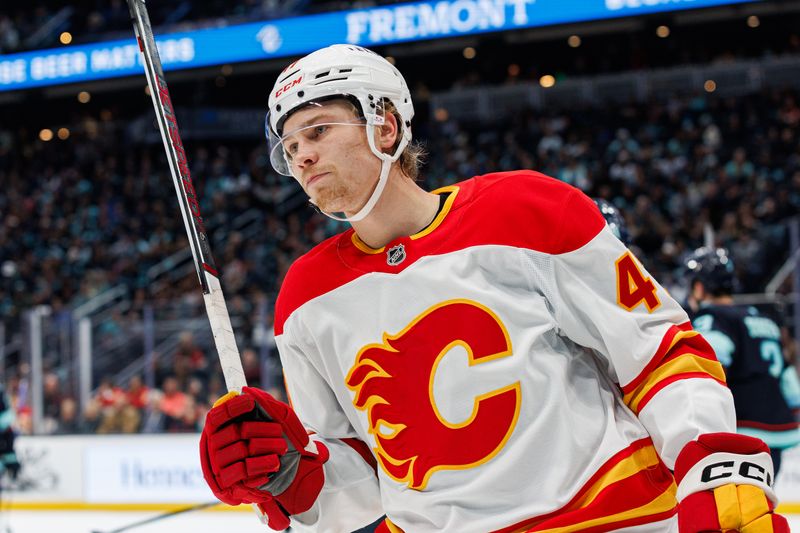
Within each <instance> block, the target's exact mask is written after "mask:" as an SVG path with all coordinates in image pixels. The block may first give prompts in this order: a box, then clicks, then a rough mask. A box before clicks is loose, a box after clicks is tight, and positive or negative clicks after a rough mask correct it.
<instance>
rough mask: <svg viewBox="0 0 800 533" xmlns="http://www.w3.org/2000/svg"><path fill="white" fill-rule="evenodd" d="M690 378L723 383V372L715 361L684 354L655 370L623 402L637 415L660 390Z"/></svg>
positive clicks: (696, 355)
mask: <svg viewBox="0 0 800 533" xmlns="http://www.w3.org/2000/svg"><path fill="white" fill-rule="evenodd" d="M691 377H711V378H714V379H716V380H717V381H720V382H723V383H724V382H725V370H724V369H723V368H722V365H721V364H720V363H719V361H717V360H716V359H713V360H712V359H707V358H705V357H703V356H701V355H698V354H694V353H685V354H682V355H680V356H678V357H676V358H674V359H672V360H670V361H668V362H666V363H664V364H663V365H661V366H659V367H657V368H655V369H654V370H653V371H652V372H651V373H650V375H649V376H647V378H646V379H645V380H643V381H642V382H641V383H639V385H638V386H637V387H636V388H635V389H633V390H632V391H630V392H628V393H627V394H625V396H623V401H624V402H625V405H627V406H628V407H630V409H631V410H632V411H633V412H634V413H637V414H638V413H639V411H640V410H641V409H642V408H643V407H644V406H645V404H646V403H647V401H649V400H650V398H651V397H652V396H653V395H654V394H655V393H656V392H658V391H659V390H660V389H661V388H663V387H665V386H666V385H668V384H669V383H672V382H673V381H677V380H678V379H682V378H691Z"/></svg>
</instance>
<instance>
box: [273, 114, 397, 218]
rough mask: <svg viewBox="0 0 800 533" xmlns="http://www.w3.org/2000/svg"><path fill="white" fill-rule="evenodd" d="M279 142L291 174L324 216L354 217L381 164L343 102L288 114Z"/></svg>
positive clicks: (362, 123) (363, 201) (366, 196)
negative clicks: (331, 214)
mask: <svg viewBox="0 0 800 533" xmlns="http://www.w3.org/2000/svg"><path fill="white" fill-rule="evenodd" d="M283 130H284V131H285V132H291V133H289V134H288V135H287V136H286V137H285V138H284V139H283V141H282V144H283V150H284V154H285V157H286V159H287V162H288V163H289V164H290V165H291V171H292V175H293V176H294V177H295V179H297V181H299V182H300V185H301V186H302V187H303V189H304V190H305V191H306V194H308V196H309V198H310V199H311V201H312V202H314V204H315V205H317V206H318V207H319V208H320V209H321V210H323V211H325V212H327V213H347V214H353V213H356V212H358V210H359V209H361V207H362V206H363V205H364V204H365V203H366V201H367V199H368V198H369V196H370V194H371V193H372V190H373V188H374V187H375V183H376V182H377V179H378V175H379V173H380V167H381V164H380V160H379V159H378V158H377V157H375V155H373V153H372V151H371V150H370V148H369V143H368V141H367V130H366V128H365V127H364V122H363V121H360V120H358V117H357V116H356V112H355V110H354V109H353V106H352V105H351V104H350V103H349V102H347V101H344V100H341V101H340V100H333V101H331V102H326V103H324V104H323V105H314V106H308V107H305V108H303V109H300V110H298V111H296V112H295V113H293V114H292V115H291V116H290V117H289V118H288V119H287V120H286V122H285V124H284V127H283Z"/></svg>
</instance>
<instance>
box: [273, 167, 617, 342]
mask: <svg viewBox="0 0 800 533" xmlns="http://www.w3.org/2000/svg"><path fill="white" fill-rule="evenodd" d="M444 193H448V194H450V195H454V196H453V199H452V201H448V202H446V207H445V209H446V210H447V211H446V212H445V213H444V216H443V217H442V216H440V217H437V218H436V220H435V221H434V224H433V225H432V226H431V227H428V228H425V229H424V230H422V231H421V232H420V233H418V234H415V235H411V236H409V237H402V238H400V239H397V240H396V241H393V242H391V243H389V244H388V245H387V246H385V247H383V248H381V249H378V250H373V249H369V248H368V247H367V246H366V245H365V244H363V243H361V242H360V241H359V240H358V239H357V238H354V235H353V230H352V229H349V230H347V231H345V232H343V233H341V234H339V235H337V236H334V237H332V238H330V239H328V240H326V241H324V242H323V243H321V244H320V245H318V246H317V247H315V248H314V249H313V250H312V251H311V252H309V253H308V254H306V255H304V256H303V257H301V258H300V259H298V260H297V261H296V262H295V263H294V264H293V265H292V267H291V268H290V269H289V272H288V273H287V274H286V278H285V280H284V282H283V286H282V287H281V292H280V295H279V296H278V301H277V302H276V304H275V334H276V335H280V334H281V333H282V332H283V324H284V322H285V321H286V319H287V318H288V317H289V316H290V315H291V314H292V313H293V312H294V310H295V309H297V308H298V307H300V306H301V305H303V304H305V303H306V302H308V301H309V300H312V299H314V298H316V297H318V296H321V295H323V294H325V293H327V292H330V291H332V290H335V289H336V288H338V287H341V286H342V285H345V284H347V283H349V282H351V281H353V280H355V279H357V278H358V277H360V276H362V275H364V274H368V273H373V272H382V273H387V274H397V273H399V272H402V271H403V270H405V269H407V268H409V267H411V266H412V265H414V264H415V262H416V261H417V260H418V259H420V258H422V257H426V256H431V255H438V254H446V253H450V252H454V251H458V250H463V249H466V248H470V247H474V246H483V245H500V246H510V247H517V248H525V249H529V250H535V251H538V252H541V253H544V254H553V255H555V254H562V253H566V252H571V251H573V250H576V249H578V248H580V247H582V246H584V245H585V244H586V243H588V242H589V241H590V240H591V239H593V238H594V237H595V236H596V235H597V234H598V233H599V232H600V231H601V230H602V228H603V227H604V226H605V220H604V219H603V217H602V215H601V214H600V212H599V211H598V210H597V208H596V206H595V205H594V203H593V202H592V201H591V199H589V198H588V197H587V196H586V195H584V194H583V193H582V192H580V191H579V190H578V189H576V188H574V187H572V186H570V185H567V184H566V183H564V182H562V181H559V180H556V179H553V178H550V177H548V176H545V175H544V174H540V173H538V172H533V171H516V172H498V173H494V174H486V175H484V176H477V177H474V178H472V179H469V180H466V181H463V182H461V183H458V184H456V185H454V186H450V187H446V188H444V189H443V194H444ZM400 244H402V245H403V247H404V252H405V254H406V257H405V259H404V261H403V262H402V264H388V262H387V250H390V249H391V248H392V247H393V246H396V245H400Z"/></svg>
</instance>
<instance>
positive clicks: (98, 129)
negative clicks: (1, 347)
mask: <svg viewBox="0 0 800 533" xmlns="http://www.w3.org/2000/svg"><path fill="white" fill-rule="evenodd" d="M798 102H800V94H798V92H797V91H794V90H770V91H765V92H762V93H758V94H752V95H749V96H745V97H735V98H734V97H731V98H722V97H717V96H714V95H713V94H705V93H704V94H698V95H696V96H692V97H685V98H672V99H669V100H666V101H652V102H645V103H640V104H630V105H626V106H620V107H617V108H614V109H605V108H592V107H586V108H580V107H577V106H576V107H573V108H572V109H570V110H561V111H558V110H548V111H546V112H540V111H533V110H529V111H527V112H524V113H517V114H515V115H514V116H513V117H499V118H498V120H497V121H496V122H494V123H486V122H481V123H480V124H478V123H468V122H459V121H456V120H453V119H449V118H447V116H446V115H443V114H440V113H432V117H435V118H431V119H430V120H427V121H421V122H419V123H417V124H415V135H416V137H417V138H418V139H420V140H421V141H422V142H423V143H424V144H425V146H426V148H427V151H428V158H427V159H428V162H427V165H426V167H425V170H424V171H423V176H424V179H425V180H426V181H427V185H428V187H429V188H435V187H438V186H441V185H446V184H449V183H452V182H454V181H458V180H460V179H464V178H467V177H470V176H472V175H475V174H482V173H487V172H493V171H499V170H510V169H518V168H530V169H535V170H539V171H541V172H544V173H546V174H549V175H551V176H554V177H556V178H558V179H561V180H563V181H566V182H568V183H570V184H573V185H575V186H577V187H579V188H581V189H582V190H584V191H585V192H586V193H587V194H589V195H590V196H594V197H603V198H606V199H608V200H610V201H612V202H613V203H614V204H615V205H616V206H617V207H619V208H620V209H621V210H622V212H623V213H624V215H625V217H626V220H627V223H628V226H629V230H630V233H631V236H632V239H633V245H634V246H635V247H636V248H637V249H638V250H639V251H640V254H641V258H642V260H643V262H644V263H645V264H646V265H647V267H648V269H649V270H650V271H651V272H652V273H653V274H654V275H655V276H656V277H657V279H659V280H660V281H662V283H664V284H665V285H667V286H677V285H679V284H680V282H681V279H680V275H679V274H676V273H677V272H679V270H680V266H681V265H682V262H683V260H684V259H685V257H686V255H687V254H688V253H690V252H691V251H692V250H693V249H694V248H696V247H698V246H700V245H702V244H703V242H704V233H703V232H704V228H705V227H706V226H707V225H710V226H711V227H713V228H714V230H715V231H716V240H717V244H719V245H722V246H726V247H728V248H729V249H730V250H731V253H732V256H733V258H734V261H735V264H736V265H737V269H738V270H737V273H738V277H739V279H740V281H741V283H742V288H743V290H744V291H747V292H759V291H763V288H764V285H765V283H766V282H767V281H768V280H769V278H770V277H771V276H772V275H773V274H774V272H775V270H776V269H777V267H778V266H779V265H780V263H781V262H782V261H783V260H785V258H786V253H787V239H788V237H787V227H786V219H787V218H788V217H789V216H792V215H796V214H797V213H798V212H800V106H799V105H798ZM126 123H127V121H126V120H119V119H117V118H116V117H115V113H114V112H112V111H106V112H104V113H101V116H100V117H99V119H98V118H91V117H89V116H84V117H80V118H79V119H76V121H75V123H74V124H73V125H72V130H71V131H72V133H71V134H70V135H69V136H68V138H65V139H64V140H59V141H55V140H54V141H51V142H49V143H48V142H44V141H41V140H39V139H38V138H36V136H35V133H34V132H30V131H28V130H25V129H20V130H19V131H0V182H1V183H3V185H4V194H3V195H0V213H3V216H2V218H0V258H2V259H0V316H2V317H4V323H5V324H6V329H7V331H15V330H18V329H19V313H20V312H21V310H24V309H26V308H29V307H31V306H34V305H37V304H47V305H49V306H50V307H51V308H52V309H53V312H52V315H51V316H58V314H59V312H62V311H63V312H67V311H68V310H69V309H70V308H73V307H74V306H75V305H78V304H80V303H83V302H85V301H87V300H88V299H90V298H91V297H92V296H94V295H97V294H99V293H101V292H102V291H104V290H106V289H108V288H109V287H112V286H122V287H125V289H126V291H127V298H128V301H129V306H127V307H126V308H125V309H123V310H120V311H118V312H115V313H113V314H111V315H109V316H107V317H106V318H105V319H104V321H103V322H102V323H101V324H97V325H96V335H97V338H98V341H97V342H98V343H99V345H100V346H103V344H102V343H103V339H112V340H113V339H115V338H118V337H120V336H121V335H122V333H123V332H131V331H134V330H135V329H136V327H138V326H139V325H140V324H141V322H142V319H143V316H144V312H145V309H146V307H147V306H148V305H152V304H153V303H154V302H155V303H157V304H159V305H160V304H164V305H167V304H168V307H169V309H171V310H172V311H171V313H173V316H172V318H176V319H180V317H187V316H193V317H203V301H202V297H201V293H200V290H199V288H198V283H197V278H196V276H195V274H194V272H193V270H189V271H187V272H185V275H183V276H182V277H180V278H177V279H174V280H173V279H168V280H167V282H161V283H154V281H153V279H152V278H150V277H149V276H148V274H147V272H148V268H149V267H151V266H154V265H157V264H159V263H160V262H161V261H163V260H164V259H165V258H167V257H169V256H170V255H171V254H173V253H176V252H179V251H181V250H185V249H186V241H185V237H184V231H185V230H184V227H183V223H182V220H181V218H180V216H179V215H178V212H177V207H176V205H175V199H174V195H175V192H174V188H173V186H172V184H171V181H170V178H169V175H168V171H167V168H166V164H165V162H164V160H163V154H162V147H161V146H160V144H154V145H144V144H141V143H139V144H137V143H134V142H132V140H131V139H130V138H129V130H128V129H127V128H126V127H125V126H126ZM265 144H266V143H265V142H263V141H262V140H261V139H252V141H247V142H242V141H223V140H213V141H212V140H208V141H198V142H191V143H187V144H186V147H187V150H188V154H189V156H188V159H189V161H190V166H191V169H192V173H193V175H194V176H195V181H196V183H195V184H196V187H197V188H198V193H199V194H198V196H199V198H200V199H201V201H202V205H201V211H202V212H203V213H204V214H205V217H206V225H207V227H208V228H209V230H210V233H211V238H212V243H213V250H214V252H215V254H216V257H217V260H218V264H219V266H220V267H221V270H222V275H223V284H224V288H225V293H226V297H227V301H228V307H229V310H230V312H231V316H232V320H233V322H234V326H235V328H234V329H235V330H236V333H237V341H238V343H239V347H240V350H241V351H242V355H243V359H244V361H245V366H246V367H247V372H248V381H249V382H250V383H251V384H259V383H260V384H262V385H265V384H266V386H268V387H275V388H274V389H273V392H275V394H277V395H281V391H280V387H279V386H276V385H275V383H274V381H275V380H274V379H273V380H272V381H269V382H267V381H264V380H265V378H266V376H265V375H264V368H265V363H266V362H269V361H270V360H274V358H275V354H274V350H272V347H271V346H270V339H269V335H268V334H266V333H265V331H266V330H268V329H269V326H270V324H271V317H270V315H269V312H268V311H267V313H266V314H265V313H264V309H265V308H266V309H267V310H269V309H271V306H272V304H274V298H275V295H276V293H277V290H278V288H279V286H280V282H281V280H282V277H283V275H284V274H285V272H286V269H287V268H288V266H289V265H290V264H291V262H292V261H294V259H296V258H297V257H299V255H301V254H302V253H305V252H306V251H307V250H308V249H310V247H312V246H313V245H314V244H315V243H317V242H319V241H321V240H322V239H323V238H325V237H326V236H329V235H331V234H333V233H335V232H337V231H339V230H341V229H342V226H341V225H339V224H338V223H334V222H332V221H330V220H329V219H327V218H325V217H324V216H322V215H320V214H318V213H316V212H314V211H313V210H312V209H311V208H309V207H308V206H307V205H306V204H305V203H304V202H303V201H302V199H301V200H300V202H298V203H297V204H296V207H295V208H294V209H288V208H287V207H286V206H287V205H295V204H291V202H289V200H292V199H296V198H297V193H298V189H297V188H296V187H294V186H293V185H292V184H291V183H287V182H286V181H285V180H284V179H283V178H279V177H278V176H277V175H276V174H274V172H272V170H271V169H270V168H269V163H268V157H267V154H266V146H265ZM121 146H125V147H126V149H125V150H120V147H121ZM245 213H249V214H251V218H250V219H249V222H248V224H247V225H246V226H244V227H238V226H237V225H236V220H238V219H239V218H240V217H241V216H242V215H243V214H245ZM497 216H501V214H498V215H497ZM168 319H170V316H168V315H160V316H159V320H158V321H157V322H161V321H167V320H168ZM265 346H267V348H268V349H267V350H265V349H264V347H265ZM98 351H100V352H102V351H103V350H98ZM141 353H142V352H141V348H140V347H139V346H138V345H137V346H131V347H130V350H129V353H128V354H127V355H126V356H125V357H128V356H130V357H141ZM265 354H266V355H265ZM115 357H116V356H115ZM120 357H121V356H120ZM265 359H266V360H265ZM154 365H155V367H154V368H151V369H149V370H150V371H151V372H150V374H149V375H150V376H154V378H155V379H154V380H153V381H152V384H151V386H147V385H145V380H144V379H143V376H144V375H145V374H146V372H144V371H143V372H141V373H138V374H136V375H134V376H133V377H130V378H126V380H125V381H124V382H119V381H118V379H119V378H118V374H117V373H116V372H115V371H113V370H108V371H106V372H105V373H103V374H100V375H96V376H95V378H96V380H97V388H96V390H95V391H94V392H93V395H92V399H91V401H90V402H89V404H88V405H87V406H85V408H84V410H83V412H78V411H79V410H78V406H77V403H76V402H77V398H76V394H75V386H74V382H72V381H71V380H73V377H72V376H71V374H69V372H68V370H66V369H67V368H68V365H66V366H64V365H63V364H62V365H59V364H56V363H51V364H49V365H47V367H46V369H45V370H46V373H45V376H44V388H45V419H46V423H45V427H44V428H42V429H43V430H44V431H45V432H49V433H69V432H99V433H109V432H159V431H195V430H197V429H198V423H200V421H202V419H203V416H204V413H205V411H206V410H207V409H208V408H209V405H211V403H212V402H213V401H214V400H215V399H216V398H217V397H219V395H220V394H221V393H222V391H223V389H224V385H223V382H222V378H221V375H220V372H219V368H218V367H219V364H218V362H217V360H216V356H215V354H214V348H213V345H212V344H211V343H210V342H199V341H198V340H197V339H195V338H193V337H192V335H191V334H189V333H188V332H184V334H182V335H181V339H180V342H179V344H178V345H177V347H176V348H175V349H174V350H170V352H169V353H163V354H159V357H157V358H156V362H155V363H154ZM145 370H147V369H145ZM29 374H30V369H29V368H27V367H26V366H25V364H22V363H20V364H19V366H18V367H17V368H16V369H15V371H14V372H13V373H12V374H10V375H8V384H9V387H8V388H9V392H10V394H11V395H12V398H13V401H14V403H15V405H16V408H17V411H18V414H19V419H20V429H21V430H22V431H23V432H25V431H30V407H31V406H30V392H29V387H30V383H29V382H30V379H29V378H30V375H29ZM273 378H274V376H273Z"/></svg>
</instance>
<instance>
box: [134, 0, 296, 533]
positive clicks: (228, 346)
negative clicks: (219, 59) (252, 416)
mask: <svg viewBox="0 0 800 533" xmlns="http://www.w3.org/2000/svg"><path fill="white" fill-rule="evenodd" d="M127 2H128V7H129V9H130V12H131V19H132V21H133V29H134V31H135V32H136V40H137V42H138V44H139V51H140V52H141V53H142V60H143V62H144V72H145V76H146V77H147V86H148V87H149V88H150V96H151V98H152V99H153V107H154V108H155V110H156V118H157V120H158V129H159V131H160V132H161V140H163V141H164V149H165V150H166V152H167V161H168V162H169V170H170V174H171V175H172V181H173V183H174V185H175V193H176V194H177V195H178V204H179V205H180V208H181V215H182V216H183V224H184V226H185V227H186V233H187V235H188V237H189V245H190V246H191V248H192V257H193V258H194V267H195V270H196V271H197V276H198V277H199V278H200V285H201V286H202V288H203V300H204V301H205V304H206V314H208V321H209V322H210V323H211V332H212V333H213V334H214V344H215V345H216V347H217V355H218V356H219V362H220V365H221V366H222V374H223V375H224V377H225V386H226V387H227V389H228V391H237V392H241V390H242V387H244V386H246V385H247V381H246V380H245V377H244V370H243V368H242V360H241V358H240V357H239V349H238V348H237V347H236V338H235V337H234V335H233V327H232V326H231V319H230V316H229V315H228V308H227V306H226V305H225V297H224V296H223V294H222V287H221V286H220V282H219V274H218V273H217V268H216V266H215V265H214V259H213V257H212V256H211V249H210V247H209V242H208V236H207V235H206V228H205V225H204V224H203V218H202V217H201V216H200V202H199V201H198V199H197V192H196V190H195V188H194V183H193V182H192V176H191V174H190V172H189V165H188V163H187V161H186V151H185V150H184V148H183V141H181V136H180V133H179V132H178V121H177V119H176V117H175V110H174V109H173V107H172V100H171V99H170V96H169V91H168V90H167V81H166V79H164V69H163V68H162V66H161V58H160V57H159V55H158V48H157V47H156V41H155V38H154V37H153V27H152V26H151V25H150V17H149V15H148V14H147V7H145V4H144V0H127ZM287 442H288V441H287ZM299 460H300V453H299V452H298V451H297V450H295V449H294V448H293V447H292V445H291V443H289V451H288V452H286V453H285V454H284V455H282V456H281V458H280V462H281V470H282V471H286V472H293V471H296V470H294V469H296V468H297V463H298V462H299ZM253 509H254V510H255V511H256V514H257V515H258V517H259V518H260V519H261V522H263V523H264V524H266V523H267V522H268V520H267V517H266V515H264V513H263V512H261V510H260V509H259V507H258V505H256V504H253Z"/></svg>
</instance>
